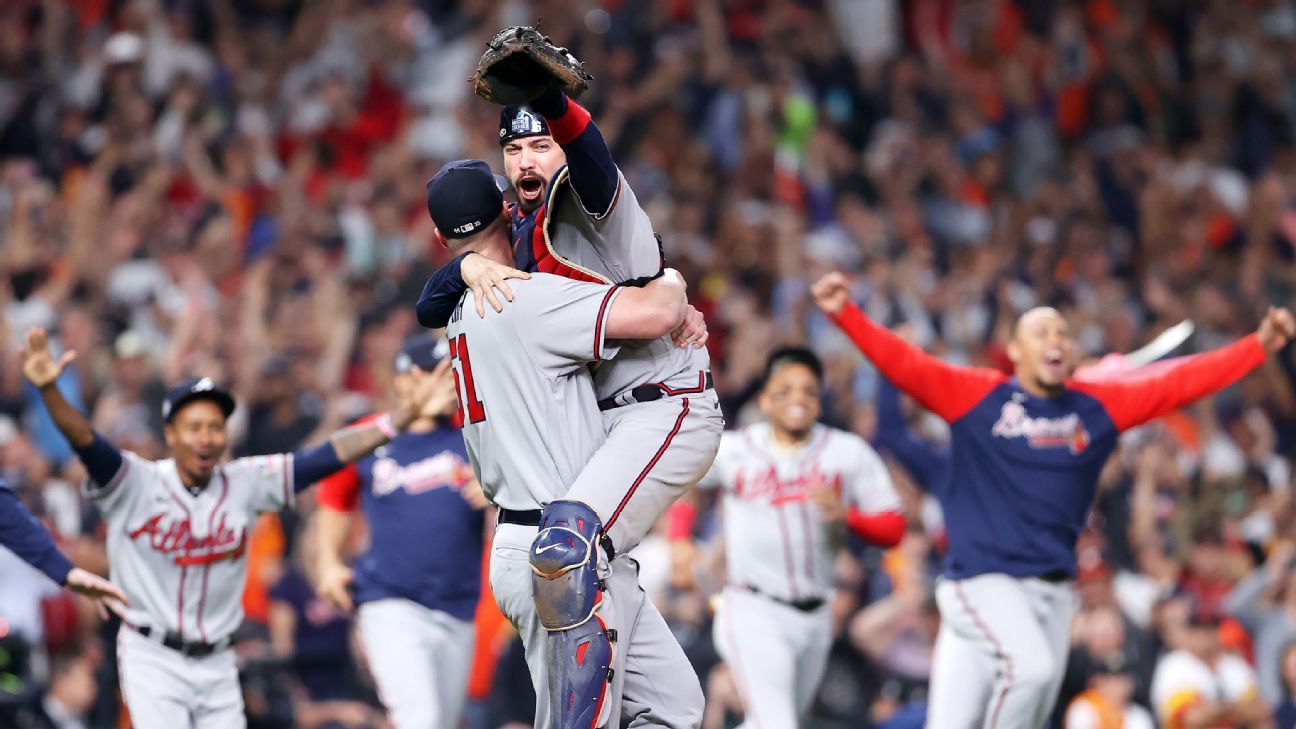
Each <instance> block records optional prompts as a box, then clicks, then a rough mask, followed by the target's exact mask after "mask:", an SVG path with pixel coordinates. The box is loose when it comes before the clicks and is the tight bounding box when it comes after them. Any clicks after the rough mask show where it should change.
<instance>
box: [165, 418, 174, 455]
mask: <svg viewBox="0 0 1296 729" xmlns="http://www.w3.org/2000/svg"><path fill="white" fill-rule="evenodd" d="M162 439H163V440H165V441H166V446H167V449H168V450H170V449H172V448H175V443H176V431H175V425H173V424H172V423H167V424H166V426H164V427H163V428H162Z"/></svg>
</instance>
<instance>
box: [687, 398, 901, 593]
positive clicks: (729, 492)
mask: <svg viewBox="0 0 1296 729" xmlns="http://www.w3.org/2000/svg"><path fill="white" fill-rule="evenodd" d="M698 487H699V488H723V489H724V539H725V560H726V563H727V566H728V572H729V575H728V579H729V582H730V583H731V584H734V585H739V586H743V587H750V588H755V589H757V590H759V591H760V592H762V593H764V594H766V595H770V596H772V597H775V598H779V599H783V600H803V599H807V598H824V597H827V596H828V595H829V594H830V593H831V592H832V586H833V559H834V557H835V552H836V549H837V547H838V546H839V545H840V543H841V539H842V536H843V533H844V532H843V530H842V529H840V528H830V527H829V525H827V524H825V523H823V521H821V519H820V516H819V509H818V507H817V506H815V505H814V504H813V503H812V502H811V501H810V490H811V489H812V488H816V487H827V488H832V489H834V490H836V491H837V492H838V493H839V494H840V497H841V499H842V501H843V503H844V504H845V505H846V506H854V507H855V508H857V509H859V510H860V511H864V512H870V513H875V512H887V511H898V510H899V508H900V500H899V498H898V497H897V496H896V493H895V490H894V489H893V488H892V487H891V477H890V475H889V474H888V473H887V470H886V466H885V465H884V464H883V463H882V459H881V458H879V457H878V455H877V453H875V452H874V451H873V449H872V448H871V447H869V445H868V444H867V443H865V442H864V440H863V439H862V438H859V437H858V436H855V435H853V434H851V433H846V432H844V431H841V430H836V429H834V428H828V427H825V426H822V425H817V426H815V428H814V430H813V431H812V432H811V434H810V437H809V439H808V440H807V442H806V444H805V445H804V446H802V447H800V448H796V449H789V448H787V447H786V446H782V445H779V444H778V443H776V442H774V438H773V435H772V428H771V427H770V425H769V424H768V423H757V424H755V425H750V426H748V427H746V428H743V429H742V430H739V431H729V432H726V433H725V434H724V436H723V437H722V438H721V440H720V451H719V453H717V454H716V459H715V462H714V464H712V466H711V470H710V471H709V472H708V473H707V475H706V476H705V477H703V479H702V481H700V482H699V483H698Z"/></svg>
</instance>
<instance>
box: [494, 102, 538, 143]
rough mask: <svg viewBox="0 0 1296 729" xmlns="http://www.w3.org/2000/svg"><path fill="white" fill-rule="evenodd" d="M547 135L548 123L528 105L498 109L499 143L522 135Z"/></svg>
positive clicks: (519, 137)
mask: <svg viewBox="0 0 1296 729" xmlns="http://www.w3.org/2000/svg"><path fill="white" fill-rule="evenodd" d="M542 136H544V137H547V136H550V133H549V123H548V122H546V121H545V118H544V117H543V116H540V115H539V114H537V113H536V112H535V110H534V109H532V108H531V107H529V106H526V105H522V106H506V107H504V108H503V109H502V110H500V128H499V143H500V146H501V147H503V146H504V145H505V144H506V143H508V142H509V141H511V140H514V139H521V138H522V137H542Z"/></svg>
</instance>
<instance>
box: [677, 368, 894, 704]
mask: <svg viewBox="0 0 1296 729" xmlns="http://www.w3.org/2000/svg"><path fill="white" fill-rule="evenodd" d="M822 391H823V366H822V365H821V364H820V362H819V358H818V357H816V356H815V354H814V353H813V352H811V351H810V350H808V349H801V348H787V349H780V350H778V351H775V352H774V353H773V354H772V355H771V356H770V358H769V360H768V362H767V363H766V366H765V377H764V385H763V386H762V389H761V392H760V396H759V400H758V403H759V406H760V411H761V414H762V415H764V417H765V422H761V423H755V424H753V425H749V426H747V427H746V428H743V429H742V430H739V431H730V432H728V433H725V435H724V437H723V438H722V439H721V441H720V452H719V453H718V454H717V455H716V460H715V464H714V465H712V467H711V470H710V471H708V472H707V475H706V476H704V477H703V478H702V480H701V481H699V482H698V488H721V489H724V545H725V558H726V571H727V573H728V574H727V580H726V585H727V586H726V588H725V590H724V594H723V600H722V602H721V603H720V607H719V608H718V610H717V612H716V619H715V644H716V648H717V649H718V650H719V652H720V656H721V658H723V659H724V661H725V664H726V665H728V666H729V669H730V671H732V672H733V675H734V678H735V682H736V683H737V685H738V691H739V693H740V694H741V695H742V698H743V703H744V705H745V706H746V714H747V716H746V719H745V721H744V723H743V726H744V727H796V726H801V724H802V721H803V720H804V718H805V713H806V711H807V710H809V708H810V704H811V702H812V701H813V700H814V696H815V692H816V691H817V690H818V688H819V683H820V681H821V680H822V679H823V675H824V670H825V668H826V667H827V664H828V650H829V648H830V647H831V645H832V615H831V612H830V610H829V608H828V602H829V598H830V597H831V596H832V592H833V581H834V576H835V575H834V567H833V565H834V559H835V557H836V549H837V547H838V546H839V545H840V543H841V537H842V534H841V530H840V527H842V526H845V527H846V528H849V529H850V530H851V531H853V532H855V533H856V534H857V535H859V536H860V537H861V538H863V539H864V540H866V541H868V542H872V543H874V544H877V545H879V546H882V547H893V546H895V545H896V544H899V542H900V539H901V537H903V536H904V530H905V519H904V515H903V514H902V513H901V512H900V500H899V497H897V496H896V493H895V491H894V490H893V489H892V488H891V477H890V475H889V474H888V473H887V470H886V466H885V465H884V464H883V463H882V459H880V458H879V457H878V455H877V453H875V452H874V451H873V449H872V448H870V447H869V445H868V444H867V443H865V442H864V440H863V439H862V438H860V437H859V436H856V435H854V434H852V433H847V432H845V431H842V430H837V429H835V428H829V427H825V426H823V425H819V424H818V422H817V421H818V419H819V414H820V411H821V406H820V397H821V395H822ZM695 514H696V510H695V507H694V505H693V504H692V503H691V502H690V501H689V500H688V497H685V499H681V500H680V501H679V502H677V503H676V504H675V505H674V506H673V507H671V533H670V536H671V539H672V540H687V539H688V538H689V536H690V534H691V533H692V527H693V519H694V516H695ZM673 551H674V553H675V554H676V555H687V554H688V552H689V550H678V549H677V550H673ZM691 567H692V564H691V560H687V559H686V560H684V561H680V562H677V563H676V565H675V568H676V569H677V570H679V569H691ZM753 636H760V639H759V640H752V637H753Z"/></svg>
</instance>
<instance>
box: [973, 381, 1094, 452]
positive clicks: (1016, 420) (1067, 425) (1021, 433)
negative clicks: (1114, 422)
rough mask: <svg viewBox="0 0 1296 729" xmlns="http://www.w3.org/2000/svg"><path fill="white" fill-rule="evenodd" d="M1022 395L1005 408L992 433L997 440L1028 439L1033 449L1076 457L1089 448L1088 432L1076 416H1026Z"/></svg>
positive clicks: (1073, 414) (1002, 409)
mask: <svg viewBox="0 0 1296 729" xmlns="http://www.w3.org/2000/svg"><path fill="white" fill-rule="evenodd" d="M1024 399H1025V398H1024V397H1023V396H1022V393H1018V394H1017V395H1014V396H1013V399H1011V400H1009V401H1008V402H1006V403H1004V404H1003V407H1002V408H1000V410H999V419H998V420H996V421H995V424H994V427H992V428H991V429H990V433H991V434H992V435H994V436H995V437H996V438H1025V439H1026V443H1027V444H1028V445H1030V447H1031V448H1062V447H1065V448H1068V449H1070V451H1071V452H1072V453H1073V454H1078V453H1082V452H1083V451H1084V449H1085V448H1087V447H1088V446H1089V431H1087V430H1085V426H1084V423H1083V422H1082V421H1081V420H1080V416H1079V414H1077V413H1068V414H1066V415H1063V416H1062V417H1060V418H1043V417H1041V418H1032V417H1031V416H1030V415H1028V414H1027V413H1026V406H1025V405H1024V404H1022V403H1023V401H1024Z"/></svg>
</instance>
